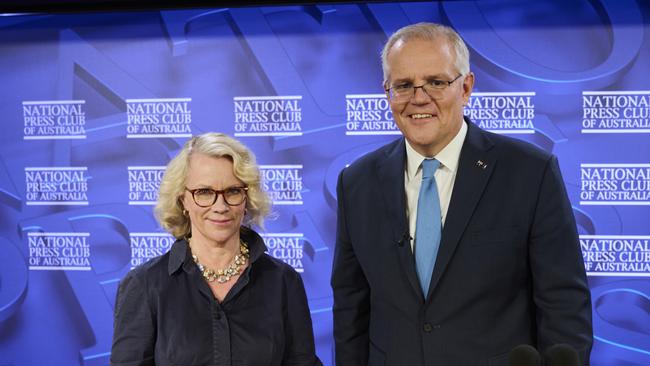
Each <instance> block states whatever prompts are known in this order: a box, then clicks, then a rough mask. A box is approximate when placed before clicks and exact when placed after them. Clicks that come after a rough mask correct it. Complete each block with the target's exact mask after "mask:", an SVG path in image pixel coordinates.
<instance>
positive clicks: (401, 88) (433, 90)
mask: <svg viewBox="0 0 650 366" xmlns="http://www.w3.org/2000/svg"><path fill="white" fill-rule="evenodd" d="M461 76H463V74H460V75H458V76H456V78H455V79H454V80H451V81H446V80H436V79H433V80H429V81H427V82H426V83H424V84H422V85H418V86H415V85H412V84H408V83H405V84H400V85H395V86H393V87H390V88H388V89H386V92H387V93H388V98H390V100H391V102H396V103H403V102H408V101H409V100H411V98H413V96H415V89H418V88H422V90H424V92H425V93H427V95H428V96H429V97H430V98H431V99H440V98H441V97H442V94H443V93H444V92H445V89H447V87H449V86H450V85H451V84H452V83H453V82H454V81H456V80H458V79H460V77H461Z"/></svg>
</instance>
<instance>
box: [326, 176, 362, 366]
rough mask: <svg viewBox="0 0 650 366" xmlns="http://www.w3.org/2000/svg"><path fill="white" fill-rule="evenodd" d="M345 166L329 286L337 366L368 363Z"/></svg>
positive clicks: (338, 192) (339, 187) (359, 277)
mask: <svg viewBox="0 0 650 366" xmlns="http://www.w3.org/2000/svg"><path fill="white" fill-rule="evenodd" d="M345 171H346V170H345V169H344V170H343V171H341V173H340V174H339V179H338V184H337V189H336V190H337V198H338V210H337V225H336V248H335V250H334V263H333V266H332V279H331V285H332V290H333V293H334V306H333V309H332V312H333V314H334V343H335V347H336V350H335V359H336V365H337V366H359V365H367V364H368V349H369V337H368V332H369V324H370V287H369V284H368V282H367V280H366V277H365V275H364V273H363V270H362V268H361V265H360V263H359V260H358V258H357V257H356V255H355V252H354V247H353V245H352V242H351V239H350V235H349V232H348V220H347V217H346V211H345V207H346V203H347V202H346V197H345V183H344V179H343V176H344V174H345Z"/></svg>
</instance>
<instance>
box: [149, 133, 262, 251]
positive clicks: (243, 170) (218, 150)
mask: <svg viewBox="0 0 650 366" xmlns="http://www.w3.org/2000/svg"><path fill="white" fill-rule="evenodd" d="M195 153H200V154H205V155H208V156H213V157H225V158H228V159H230V160H231V161H232V163H233V170H234V174H235V177H237V178H238V179H239V180H241V181H242V182H243V183H244V184H245V185H246V186H247V187H248V192H247V193H248V198H247V199H246V215H245V216H244V223H243V224H244V225H246V226H250V225H251V224H256V225H257V226H259V227H263V225H264V218H265V217H266V216H267V215H268V213H269V210H270V208H271V203H270V199H269V197H268V195H267V193H266V192H265V191H264V190H263V189H262V179H261V174H260V170H259V168H258V166H257V164H256V162H255V155H254V154H253V152H252V151H250V149H248V148H247V147H246V146H245V145H244V144H242V143H241V142H239V141H238V140H236V139H234V138H232V137H230V136H227V135H224V134H222V133H215V132H208V133H205V134H202V135H199V136H194V137H192V138H191V139H190V140H189V141H187V142H186V143H185V146H183V149H182V150H181V151H180V152H179V153H178V155H176V157H175V158H173V159H172V160H171V161H170V162H169V164H167V169H166V170H165V175H164V176H163V178H162V181H161V182H160V189H159V191H158V202H157V203H156V207H155V208H154V214H155V216H156V219H158V222H160V225H161V226H162V227H163V228H164V229H165V230H167V231H168V232H169V233H171V234H172V235H173V236H174V237H175V238H177V239H178V238H185V237H188V236H190V233H191V223H190V219H189V217H188V216H187V215H185V214H184V213H183V211H184V207H183V200H182V196H183V194H184V193H185V179H186V178H187V172H188V169H189V165H190V157H191V156H192V154H195Z"/></svg>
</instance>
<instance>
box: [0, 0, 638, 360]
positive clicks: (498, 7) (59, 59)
mask: <svg viewBox="0 0 650 366" xmlns="http://www.w3.org/2000/svg"><path fill="white" fill-rule="evenodd" d="M419 21H434V22H441V23H444V24H448V25H450V26H452V27H453V28H454V29H456V30H457V31H458V32H459V33H460V34H461V35H462V36H463V37H464V38H465V40H466V41H467V43H468V46H469V48H470V50H471V55H472V69H473V71H474V73H475V74H476V80H477V84H476V88H475V93H474V94H473V96H472V98H471V101H470V103H469V105H468V106H467V110H466V113H467V114H468V115H469V116H471V118H472V119H473V120H474V121H475V122H476V123H477V124H478V125H480V126H481V127H482V128H484V129H487V130H491V131H495V132H497V133H503V134H508V135H510V136H514V137H516V138H520V139H523V140H527V141H530V142H532V143H534V144H536V145H538V146H540V147H542V148H543V149H546V150H548V151H552V152H553V153H554V154H556V155H558V156H559V159H560V165H561V168H562V173H563V175H564V179H565V182H566V185H567V188H568V191H569V195H570V198H571V201H572V204H573V207H574V213H575V216H576V219H577V222H578V225H579V232H580V235H581V237H580V241H581V246H582V250H583V252H584V259H585V266H586V269H587V272H588V274H589V283H590V286H591V290H592V295H593V317H594V333H595V334H594V337H595V343H594V349H593V353H592V364H593V365H596V366H605V365H607V366H611V365H625V366H633V365H638V366H641V365H650V277H649V276H650V117H649V114H650V26H649V25H648V24H649V21H650V3H648V2H645V1H641V0H639V1H634V0H600V1H587V0H582V1H580V0H575V1H568V2H567V1H560V0H558V1H535V2H520V1H508V0H503V1H496V0H495V1H482V2H478V1H476V2H474V1H446V2H417V3H381V4H378V3H373V4H370V3H368V4H366V3H351V4H337V5H303V6H283V7H245V8H212V9H179V10H163V11H143V12H124V11H122V12H107V13H75V14H56V15H53V14H30V15H16V16H2V17H0V70H2V71H1V72H0V126H1V133H0V218H1V221H2V225H1V226H0V228H1V231H0V365H2V366H5V365H7V366H8V365H21V366H22V365H106V364H107V363H108V358H109V355H110V346H111V336H112V321H113V306H114V301H115V292H116V288H117V284H118V282H119V280H120V279H121V278H122V277H123V276H124V275H125V274H126V272H127V271H128V270H129V269H131V268H132V267H134V266H137V265H138V264H140V263H143V262H144V261H146V260H148V259H149V258H151V257H153V256H157V255H160V254H162V253H164V252H165V251H166V250H167V249H168V248H169V246H170V244H171V243H172V241H173V240H172V238H171V237H170V236H169V235H167V234H166V233H164V232H163V231H162V230H161V229H160V228H159V226H158V224H157V223H156V221H155V220H154V218H153V215H152V207H153V203H154V201H155V200H156V197H157V188H158V185H159V181H160V178H161V175H162V173H163V171H164V167H165V165H166V164H167V162H168V161H169V159H170V157H172V156H174V155H175V154H176V153H177V151H178V149H179V147H180V146H182V144H183V143H184V142H185V141H186V140H187V139H188V138H189V137H190V136H191V135H193V134H200V133H203V132H206V131H220V132H225V133H228V134H231V135H234V136H237V137H238V138H239V139H240V140H242V141H243V142H244V143H245V144H247V145H248V146H250V147H251V148H252V149H253V151H254V152H255V153H256V155H257V157H258V161H259V163H260V164H261V168H262V170H263V175H264V179H265V187H266V188H267V189H268V191H269V192H270V194H271V195H272V197H273V200H274V211H275V212H276V214H277V215H276V216H277V217H276V218H275V219H274V220H272V221H268V222H267V224H266V227H267V229H266V232H264V239H265V241H266V244H267V246H268V250H269V253H270V254H271V255H273V256H275V257H277V258H281V259H282V260H284V261H286V262H287V263H289V264H291V265H292V266H293V267H294V268H295V269H296V270H297V271H299V272H300V273H301V274H302V277H303V279H304V282H305V284H306V287H307V293H308V297H309V305H310V308H311V311H312V316H313V320H314V327H315V334H316V342H317V350H318V354H319V356H320V357H321V359H322V360H323V362H324V363H325V365H332V364H333V362H332V360H333V357H332V344H333V342H332V314H331V307H332V295H331V289H330V286H329V276H330V271H331V269H330V267H331V262H332V253H333V247H334V241H335V240H334V237H335V216H336V195H335V183H336V176H337V174H338V173H339V171H340V170H341V168H342V167H344V166H345V165H346V164H349V163H350V162H352V161H353V160H354V159H356V158H357V157H359V156H361V155H362V154H364V153H366V152H368V151H371V150H373V149H375V148H377V147H378V146H380V145H382V144H385V143H387V142H388V141H391V140H393V139H395V138H397V137H398V135H399V133H398V131H397V130H396V127H395V124H394V123H393V121H392V116H391V113H390V110H389V108H388V104H387V102H386V99H385V97H384V95H383V91H382V87H381V81H382V80H381V78H382V72H381V66H380V61H379V52H380V50H381V48H382V45H383V43H384V42H385V40H386V38H387V35H389V34H390V33H392V32H393V31H394V30H396V29H398V28H400V27H402V26H404V25H407V24H410V23H414V22H419ZM513 174H516V172H513Z"/></svg>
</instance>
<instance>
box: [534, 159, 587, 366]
mask: <svg viewBox="0 0 650 366" xmlns="http://www.w3.org/2000/svg"><path fill="white" fill-rule="evenodd" d="M530 262H531V263H530V266H531V271H532V278H533V299H534V302H535V305H536V309H537V310H536V317H537V341H538V348H539V349H540V350H541V351H543V350H545V349H547V348H548V347H550V346H552V345H553V344H558V343H567V344H570V345H572V346H573V347H574V348H575V349H576V350H577V351H578V354H579V356H580V359H581V363H580V364H581V365H589V354H590V352H591V345H592V342H593V335H592V324H591V295H590V291H589V287H588V285H587V277H586V274H585V267H584V263H583V259H582V252H581V249H580V242H579V239H578V234H577V231H576V223H575V218H574V216H573V211H572V209H571V203H570V202H569V198H568V196H567V193H566V190H565V188H564V183H563V181H562V176H561V173H560V169H559V166H558V162H557V159H556V158H555V157H554V156H552V157H551V158H550V159H549V161H548V162H547V165H546V169H545V173H544V176H543V180H542V184H541V185H540V189H539V192H538V197H537V207H536V211H535V216H534V218H533V225H532V228H531V232H530Z"/></svg>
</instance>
